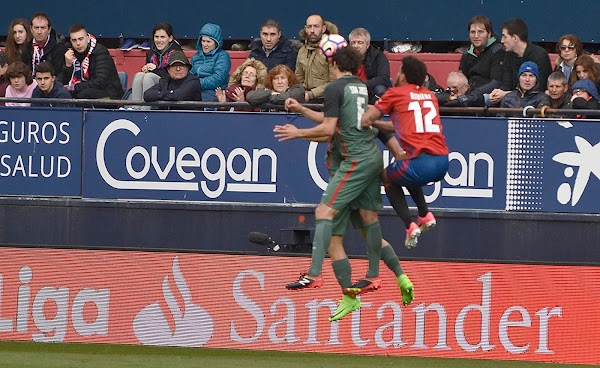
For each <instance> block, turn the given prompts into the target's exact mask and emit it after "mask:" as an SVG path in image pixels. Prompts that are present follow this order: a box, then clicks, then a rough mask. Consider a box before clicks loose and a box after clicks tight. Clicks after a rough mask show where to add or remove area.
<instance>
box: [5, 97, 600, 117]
mask: <svg viewBox="0 0 600 368" xmlns="http://www.w3.org/2000/svg"><path fill="white" fill-rule="evenodd" d="M2 102H18V103H39V104H44V105H45V106H49V105H50V107H82V108H110V109H119V108H122V109H127V108H130V107H131V108H135V107H141V106H147V107H149V108H150V109H152V110H197V111H205V110H207V109H208V110H217V111H228V110H230V109H231V108H233V109H235V110H236V111H253V110H254V109H259V110H261V111H282V112H285V108H284V107H283V106H282V105H274V104H263V105H260V106H253V105H250V104H249V103H247V102H204V101H177V102H171V101H156V102H144V101H131V100H109V99H97V100H96V99H59V98H57V99H48V98H13V97H0V103H2ZM303 105H304V106H306V107H308V108H310V109H313V110H317V111H321V110H322V109H323V105H322V104H303ZM440 115H441V116H479V117H497V116H502V115H505V116H506V117H520V118H557V117H560V118H600V110H579V109H550V108H546V107H544V108H541V109H538V108H534V107H532V106H527V107H525V108H497V107H440Z"/></svg>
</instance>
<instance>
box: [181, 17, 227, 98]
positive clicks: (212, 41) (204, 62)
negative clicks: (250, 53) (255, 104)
mask: <svg viewBox="0 0 600 368" xmlns="http://www.w3.org/2000/svg"><path fill="white" fill-rule="evenodd" d="M196 51H197V52H196V54H195V55H194V56H193V57H192V69H191V70H190V73H192V74H193V75H195V76H196V77H198V78H199V79H200V87H201V88H202V100H204V101H217V96H216V94H215V90H216V89H217V87H221V88H222V89H226V88H227V82H228V80H229V70H230V69H231V58H230V57H229V53H228V52H227V51H225V50H223V35H222V32H221V27H220V26H219V25H217V24H213V23H206V24H205V25H203V26H202V28H201V29H200V36H199V37H198V42H197V43H196Z"/></svg>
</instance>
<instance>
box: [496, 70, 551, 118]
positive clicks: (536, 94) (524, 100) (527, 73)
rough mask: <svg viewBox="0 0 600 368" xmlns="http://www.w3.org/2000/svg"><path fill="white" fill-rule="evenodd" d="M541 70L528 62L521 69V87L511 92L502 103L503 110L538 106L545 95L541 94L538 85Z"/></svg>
mask: <svg viewBox="0 0 600 368" xmlns="http://www.w3.org/2000/svg"><path fill="white" fill-rule="evenodd" d="M538 76H539V69H538V65H537V64H536V63H534V62H533V61H526V62H524V63H523V64H521V66H520V67H519V85H518V86H517V88H516V90H514V91H512V92H510V93H509V94H507V95H506V96H504V99H503V100H502V102H501V103H500V107H503V108H519V107H525V106H538V105H539V104H540V103H541V102H542V100H543V98H544V93H543V92H540V87H539V83H538Z"/></svg>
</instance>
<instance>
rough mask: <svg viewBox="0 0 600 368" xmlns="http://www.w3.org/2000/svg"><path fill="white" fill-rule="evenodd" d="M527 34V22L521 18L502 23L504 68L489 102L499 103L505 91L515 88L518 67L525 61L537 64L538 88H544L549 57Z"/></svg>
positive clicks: (550, 71) (548, 73) (549, 68)
mask: <svg viewBox="0 0 600 368" xmlns="http://www.w3.org/2000/svg"><path fill="white" fill-rule="evenodd" d="M528 35H529V28H528V27H527V23H525V22H524V21H523V20H521V19H510V20H507V21H506V22H504V23H503V24H502V44H503V45H504V49H505V50H506V55H505V56H504V70H503V71H502V80H501V81H499V82H500V86H499V87H498V88H496V89H494V90H493V91H492V93H491V94H490V101H491V103H493V104H496V103H499V102H500V101H501V100H502V99H503V98H504V96H505V95H506V94H507V93H509V92H511V91H512V90H514V89H515V87H516V86H517V84H518V82H519V73H518V72H519V68H520V67H521V64H523V63H524V62H526V61H533V62H534V63H536V64H537V66H538V68H539V76H538V81H539V84H540V90H541V91H545V90H546V82H547V80H548V76H549V75H550V73H552V65H551V64H550V57H549V56H548V52H546V50H544V49H543V48H542V47H540V46H538V45H534V44H533V43H531V42H528V41H527V37H528Z"/></svg>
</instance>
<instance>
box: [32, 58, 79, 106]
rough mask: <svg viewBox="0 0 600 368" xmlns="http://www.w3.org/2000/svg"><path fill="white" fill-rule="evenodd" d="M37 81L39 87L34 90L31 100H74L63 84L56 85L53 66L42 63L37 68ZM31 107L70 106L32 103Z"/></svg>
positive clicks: (45, 62)
mask: <svg viewBox="0 0 600 368" xmlns="http://www.w3.org/2000/svg"><path fill="white" fill-rule="evenodd" d="M35 80H36V82H37V87H35V89H34V90H33V93H32V94H31V98H49V99H50V98H68V99H70V98H72V97H71V93H69V90H67V89H66V88H65V87H64V86H63V85H62V83H60V82H59V83H56V73H55V72H54V68H53V67H52V64H50V62H48V61H42V62H41V63H39V64H38V65H37V66H36V68H35ZM31 106H63V107H65V106H68V105H67V104H56V103H54V102H52V101H48V102H47V103H46V102H32V103H31Z"/></svg>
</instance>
